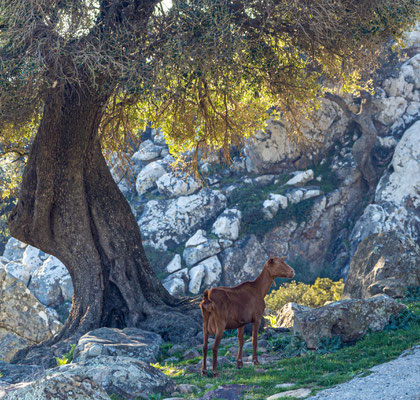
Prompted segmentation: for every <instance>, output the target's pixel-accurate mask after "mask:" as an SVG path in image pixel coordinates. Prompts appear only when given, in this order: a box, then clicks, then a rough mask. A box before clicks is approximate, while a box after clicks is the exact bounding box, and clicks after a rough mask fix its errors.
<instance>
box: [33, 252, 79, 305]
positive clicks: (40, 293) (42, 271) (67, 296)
mask: <svg viewBox="0 0 420 400" xmlns="http://www.w3.org/2000/svg"><path fill="white" fill-rule="evenodd" d="M29 290H30V291H31V292H32V293H33V294H34V296H35V297H36V298H37V299H38V300H39V301H40V302H41V303H42V304H44V305H46V306H51V305H54V304H57V303H58V302H60V301H61V300H64V301H71V299H72V296H73V284H72V281H71V277H70V274H69V273H68V271H67V269H66V267H65V266H64V264H63V263H62V262H61V261H60V260H59V259H57V258H56V257H54V256H49V257H48V258H47V260H45V262H44V263H43V264H42V266H41V267H39V268H38V269H37V270H36V271H35V272H34V274H33V275H32V279H31V282H30V284H29Z"/></svg>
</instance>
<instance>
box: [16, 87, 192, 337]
mask: <svg viewBox="0 0 420 400" xmlns="http://www.w3.org/2000/svg"><path fill="white" fill-rule="evenodd" d="M106 101H107V99H106V98H104V96H100V95H98V94H97V93H95V92H94V91H93V90H89V89H84V90H80V89H79V90H77V91H76V90H73V88H71V87H65V88H56V89H52V90H51V93H50V94H49V95H48V96H47V99H46V104H45V108H44V114H43V117H42V121H41V123H40V126H39V130H38V133H37V135H36V138H35V140H34V143H33V145H32V148H31V151H30V155H29V158H28V163H27V166H26V169H25V172H24V175H23V181H22V188H21V193H20V196H19V199H18V204H17V206H16V207H15V209H14V210H13V211H12V213H11V215H10V218H9V227H10V232H11V234H12V235H13V236H14V237H16V238H18V239H19V240H22V241H23V242H26V243H29V244H31V245H32V246H36V247H38V248H40V249H41V250H43V251H44V252H46V253H50V254H53V255H54V256H56V257H57V258H58V259H60V260H61V261H62V262H63V263H64V264H65V266H66V267H67V269H68V271H69V273H70V275H71V278H72V281H73V286H74V294H73V307H72V310H71V312H70V316H69V318H68V320H67V322H66V324H65V326H64V329H63V330H62V331H61V333H60V334H59V335H58V336H57V337H55V338H54V340H53V342H57V341H58V340H61V339H65V338H68V337H70V336H73V337H76V338H77V337H79V336H80V335H82V334H84V333H86V332H87V331H89V330H91V329H94V328H98V327H101V326H108V327H118V328H123V327H126V326H132V327H133V326H145V327H148V328H151V329H154V330H157V331H158V332H160V333H163V334H164V335H166V337H167V338H173V339H176V338H177V336H179V337H181V336H182V334H183V333H184V332H185V331H186V330H190V331H191V332H192V331H194V329H195V324H197V325H196V327H197V329H198V328H199V325H198V323H197V321H195V320H192V321H191V319H187V316H186V315H185V313H183V314H180V313H179V312H176V308H175V306H176V305H177V301H176V299H174V298H173V297H172V296H170V295H169V293H168V292H167V291H166V290H165V289H164V288H163V286H162V285H161V283H160V282H159V280H158V279H157V277H156V275H155V274H154V272H153V271H152V269H151V267H150V265H149V263H148V261H147V258H146V255H145V252H144V250H143V246H142V242H141V234H140V230H139V227H138V225H137V222H136V220H135V217H134V215H133V214H132V212H131V209H130V206H129V204H128V203H127V201H126V199H125V198H124V196H123V195H122V193H121V192H120V190H119V189H118V187H117V185H116V183H115V182H114V180H113V179H112V176H111V174H110V172H109V169H108V167H107V165H106V162H105V159H104V157H103V155H102V152H101V147H100V143H99V138H98V128H99V123H100V119H101V116H102V112H103V107H104V106H105V103H106ZM174 313H175V314H176V316H174V315H173V314H174ZM168 315H169V317H168ZM177 321H178V322H177ZM171 324H172V326H171ZM173 325H176V326H175V327H174V326H173Z"/></svg>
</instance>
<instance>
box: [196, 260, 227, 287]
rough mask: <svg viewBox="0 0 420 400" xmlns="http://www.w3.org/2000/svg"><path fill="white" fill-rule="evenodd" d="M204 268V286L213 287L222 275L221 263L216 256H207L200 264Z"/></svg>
mask: <svg viewBox="0 0 420 400" xmlns="http://www.w3.org/2000/svg"><path fill="white" fill-rule="evenodd" d="M198 265H201V266H203V268H204V286H205V287H213V286H216V285H217V284H218V283H219V282H220V278H221V277H222V264H221V263H220V261H219V259H218V257H217V256H213V257H210V258H207V259H206V260H204V261H201V263H200V264H198Z"/></svg>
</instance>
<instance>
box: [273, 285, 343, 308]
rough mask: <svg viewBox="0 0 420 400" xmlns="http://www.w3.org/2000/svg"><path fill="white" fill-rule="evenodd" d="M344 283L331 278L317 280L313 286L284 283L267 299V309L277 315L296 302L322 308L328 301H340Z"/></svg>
mask: <svg viewBox="0 0 420 400" xmlns="http://www.w3.org/2000/svg"><path fill="white" fill-rule="evenodd" d="M343 289H344V282H343V280H342V279H340V280H339V281H337V282H334V281H332V280H331V279H329V278H317V279H316V281H315V283H314V284H313V285H307V284H306V283H302V282H295V281H292V282H290V283H284V284H283V285H282V286H280V287H279V289H278V290H274V291H272V292H271V294H269V295H268V296H267V297H266V298H265V303H266V305H267V307H268V308H269V309H270V310H271V311H273V312H275V313H277V312H278V311H280V309H281V308H282V307H283V306H284V305H285V304H287V303H290V302H294V303H298V304H302V305H304V306H308V307H315V308H317V307H322V306H323V305H324V304H325V303H326V302H327V301H338V300H340V298H341V294H342V293H343Z"/></svg>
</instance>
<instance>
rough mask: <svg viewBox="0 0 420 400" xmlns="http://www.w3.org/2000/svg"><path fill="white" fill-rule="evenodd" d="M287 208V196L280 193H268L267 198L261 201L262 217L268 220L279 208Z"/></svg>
mask: <svg viewBox="0 0 420 400" xmlns="http://www.w3.org/2000/svg"><path fill="white" fill-rule="evenodd" d="M280 207H281V208H282V209H285V208H287V197H286V196H283V195H281V194H275V193H270V195H269V196H268V199H267V200H265V201H264V203H263V210H262V212H263V218H264V220H266V221H270V220H272V219H273V218H274V216H275V215H276V214H277V212H278V210H279V208H280Z"/></svg>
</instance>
